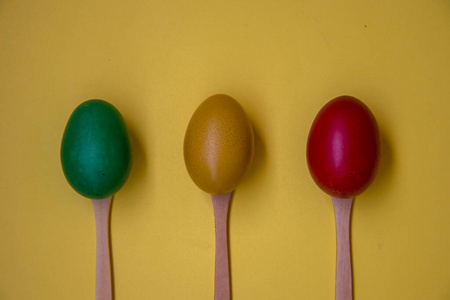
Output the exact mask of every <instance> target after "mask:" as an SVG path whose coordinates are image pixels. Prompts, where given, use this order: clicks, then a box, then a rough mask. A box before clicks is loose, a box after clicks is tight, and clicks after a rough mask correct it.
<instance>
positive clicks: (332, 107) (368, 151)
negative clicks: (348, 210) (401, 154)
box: [307, 96, 380, 198]
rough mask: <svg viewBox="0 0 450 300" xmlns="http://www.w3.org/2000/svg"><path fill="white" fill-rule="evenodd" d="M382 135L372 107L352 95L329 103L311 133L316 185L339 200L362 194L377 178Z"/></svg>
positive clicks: (309, 148) (310, 155)
mask: <svg viewBox="0 0 450 300" xmlns="http://www.w3.org/2000/svg"><path fill="white" fill-rule="evenodd" d="M379 156H380V134H379V130H378V125H377V122H376V120H375V118H374V116H373V114H372V113H371V111H370V110H369V108H368V107H367V106H366V105H365V104H364V103H362V102H361V101H360V100H358V99H356V98H354V97H351V96H340V97H337V98H335V99H333V100H331V101H330V102H328V103H327V104H326V105H325V106H324V107H323V108H322V109H321V110H320V111H319V113H318V114H317V116H316V118H315V120H314V122H313V124H312V126H311V130H310V132H309V137H308V145H307V161H308V167H309V171H310V173H311V176H312V178H313V179H314V181H315V182H316V184H317V185H318V186H319V187H320V188H321V189H322V190H323V191H324V192H325V193H327V194H329V195H331V196H333V197H337V198H351V197H354V196H356V195H359V194H360V193H362V192H363V191H364V190H365V189H367V187H368V186H369V185H370V183H371V182H372V180H373V178H374V177H375V173H376V169H377V165H378V160H379Z"/></svg>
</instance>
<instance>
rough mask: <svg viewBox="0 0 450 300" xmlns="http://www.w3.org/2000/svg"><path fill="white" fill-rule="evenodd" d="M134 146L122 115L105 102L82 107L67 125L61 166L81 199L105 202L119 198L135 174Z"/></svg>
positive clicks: (87, 103) (75, 112)
mask: <svg viewBox="0 0 450 300" xmlns="http://www.w3.org/2000/svg"><path fill="white" fill-rule="evenodd" d="M131 162H132V153H131V142H130V136H129V134H128V130H127V127H126V125H125V121H124V119H123V117H122V115H121V114H120V112H119V111H118V110H117V109H116V108H115V107H114V106H113V105H111V104H109V103H108V102H106V101H103V100H88V101H86V102H83V103H82V104H80V105H79V106H78V107H77V108H76V109H75V110H74V111H73V113H72V115H71V116H70V118H69V121H68V122H67V125H66V129H65V131H64V135H63V139H62V143H61V164H62V168H63V171H64V175H65V176H66V179H67V181H68V182H69V184H70V185H71V186H72V187H73V188H74V189H75V190H76V191H77V192H78V193H80V194H81V195H83V196H85V197H87V198H91V199H102V198H106V197H109V196H111V195H113V194H115V193H116V192H117V191H118V190H119V189H120V188H121V187H122V186H123V185H124V184H125V182H126V180H127V178H128V175H129V174H130V170H131Z"/></svg>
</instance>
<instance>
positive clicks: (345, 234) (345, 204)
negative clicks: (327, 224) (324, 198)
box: [332, 197, 353, 300]
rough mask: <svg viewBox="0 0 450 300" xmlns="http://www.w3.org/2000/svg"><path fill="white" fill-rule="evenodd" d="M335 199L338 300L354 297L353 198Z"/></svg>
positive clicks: (349, 299)
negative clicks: (351, 242) (351, 248)
mask: <svg viewBox="0 0 450 300" xmlns="http://www.w3.org/2000/svg"><path fill="white" fill-rule="evenodd" d="M332 199H333V207H334V217H335V219H336V300H352V299H353V280H352V259H351V254H350V215H351V211H352V203H353V198H350V199H339V198H334V197H332Z"/></svg>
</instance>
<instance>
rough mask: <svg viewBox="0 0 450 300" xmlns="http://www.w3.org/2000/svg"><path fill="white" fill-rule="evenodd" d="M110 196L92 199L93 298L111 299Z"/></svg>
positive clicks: (98, 299)
mask: <svg viewBox="0 0 450 300" xmlns="http://www.w3.org/2000/svg"><path fill="white" fill-rule="evenodd" d="M111 199H112V196H111V197H108V198H105V199H92V206H93V207H94V215H95V228H96V232H97V261H96V266H95V299H96V300H111V299H112V286H111V261H110V257H109V211H110V206H111Z"/></svg>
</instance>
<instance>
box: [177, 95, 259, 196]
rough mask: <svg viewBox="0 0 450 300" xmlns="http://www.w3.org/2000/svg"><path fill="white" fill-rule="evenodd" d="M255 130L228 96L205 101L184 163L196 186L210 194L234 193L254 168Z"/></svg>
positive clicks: (189, 135) (188, 137)
mask: <svg viewBox="0 0 450 300" xmlns="http://www.w3.org/2000/svg"><path fill="white" fill-rule="evenodd" d="M253 149H254V136H253V129H252V126H251V124H250V121H249V119H248V118H247V115H246V114H245V111H244V109H243V108H242V106H241V105H240V104H239V103H238V102H237V101H236V100H234V99H233V98H231V97H230V96H227V95H223V94H218V95H214V96H211V97H209V98H208V99H206V100H205V101H203V102H202V103H201V104H200V106H199V107H198V108H197V110H196V111H195V112H194V114H193V115H192V118H191V120H190V122H189V125H188V127H187V130H186V135H185V139H184V161H185V164H186V168H187V170H188V173H189V175H190V177H191V178H192V180H193V181H194V183H195V184H196V185H197V186H198V187H199V188H201V189H202V190H204V191H205V192H207V193H210V194H226V193H229V192H231V191H233V190H234V189H235V188H236V186H237V185H238V183H239V182H240V181H241V179H242V177H243V176H244V174H245V173H246V171H247V170H248V168H249V166H250V165H251V162H252V158H253Z"/></svg>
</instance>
